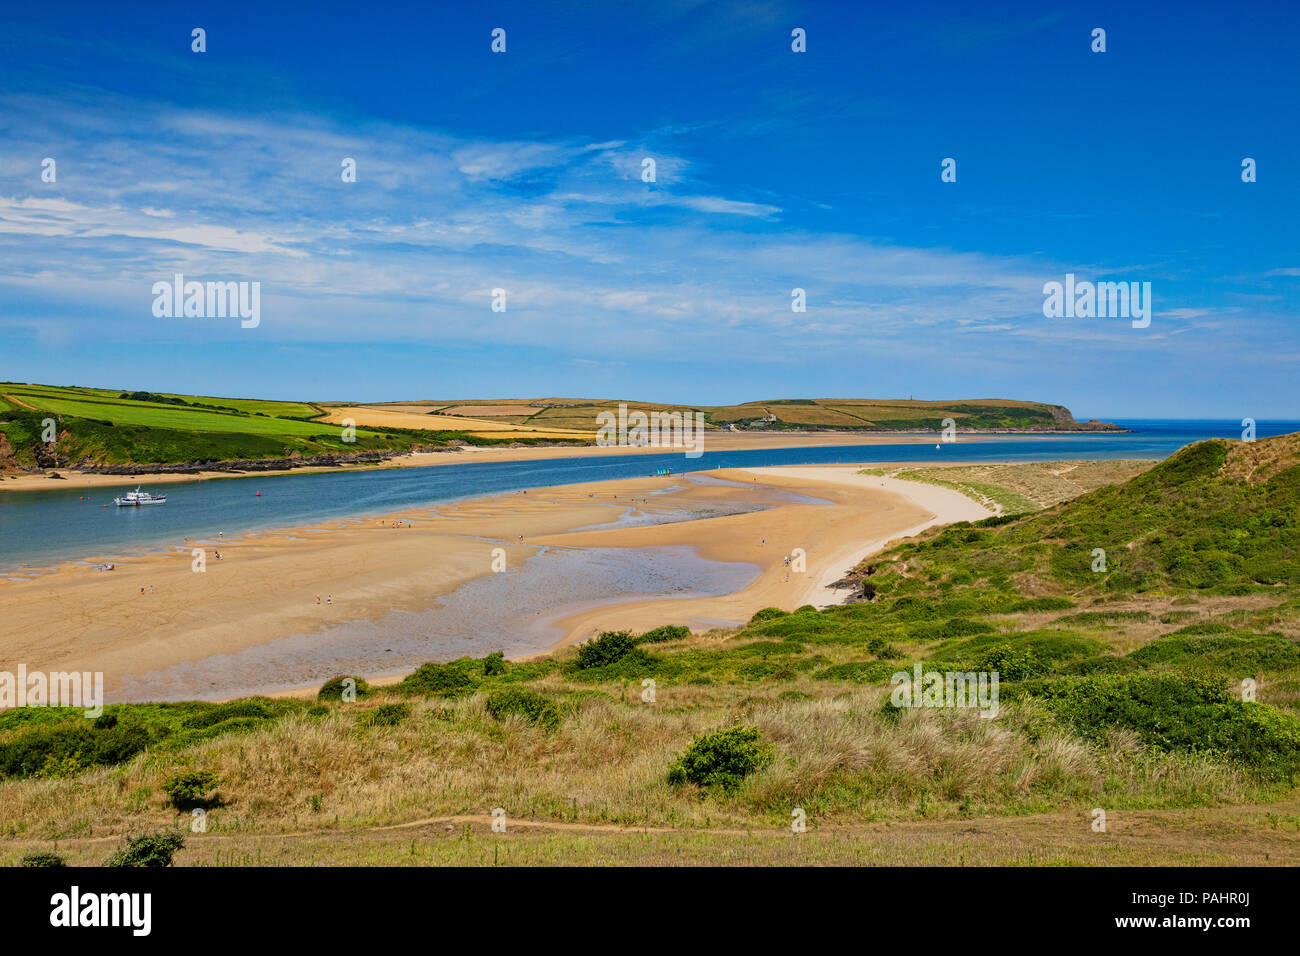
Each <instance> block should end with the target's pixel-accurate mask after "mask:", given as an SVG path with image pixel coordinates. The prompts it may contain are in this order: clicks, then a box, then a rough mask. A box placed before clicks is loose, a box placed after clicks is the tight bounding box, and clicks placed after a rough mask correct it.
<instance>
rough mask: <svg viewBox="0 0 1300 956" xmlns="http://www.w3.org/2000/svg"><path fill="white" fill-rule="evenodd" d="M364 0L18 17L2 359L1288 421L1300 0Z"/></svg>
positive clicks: (304, 388)
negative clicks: (246, 313) (242, 305)
mask: <svg viewBox="0 0 1300 956" xmlns="http://www.w3.org/2000/svg"><path fill="white" fill-rule="evenodd" d="M380 6H381V5H378V4H376V5H373V7H374V8H375V9H372V6H371V5H365V4H361V5H357V4H351V3H346V4H345V3H335V2H330V0H321V2H317V3H314V4H312V5H310V6H309V7H308V6H305V5H281V4H276V3H255V4H239V3H229V2H225V3H220V4H202V3H198V4H186V5H183V7H182V6H181V5H163V4H153V5H149V4H126V5H107V6H105V5H102V4H94V5H91V4H87V5H84V6H83V5H79V4H61V3H53V4H37V5H30V7H29V8H24V9H20V8H18V7H17V6H16V5H12V4H11V5H7V6H6V9H5V10H4V12H3V13H2V14H0V133H2V135H0V379H7V380H18V381H40V382H52V383H58V384H92V385H104V386H111V387H119V386H120V387H123V388H132V389H135V388H146V389H152V390H157V391H179V392H191V393H200V394H216V395H256V396H264V397H273V398H276V397H283V398H316V399H351V400H361V401H382V400H395V399H421V398H431V399H441V398H447V399H452V398H466V397H483V398H495V397H524V396H529V397H531V396H584V397H628V398H637V399H641V400H647V401H663V402H670V401H680V402H695V403H725V402H735V401H746V400H752V399H763V398H780V397H829V396H861V397H907V396H908V395H915V396H916V397H918V398H934V399H941V398H974V397H1007V398H1026V399H1034V400H1040V401H1050V402H1060V403H1063V404H1066V405H1068V406H1069V407H1070V408H1071V409H1072V410H1073V411H1074V412H1075V413H1076V414H1077V415H1079V416H1081V417H1089V416H1097V417H1108V416H1109V417H1143V416H1150V417H1158V416H1171V417H1213V418H1225V419H1239V418H1242V417H1248V416H1249V417H1254V418H1260V419H1263V418H1300V408H1298V407H1297V402H1296V398H1295V395H1296V389H1295V386H1294V374H1293V369H1294V368H1295V367H1296V361H1297V358H1300V324H1298V320H1300V242H1298V241H1297V222H1300V189H1298V188H1297V182H1298V181H1300V132H1298V131H1297V123H1296V122H1295V104H1296V102H1297V101H1298V100H1300V96H1297V93H1298V92H1300V90H1298V89H1297V87H1298V86H1300V83H1298V81H1297V77H1298V76H1300V71H1297V70H1296V69H1295V67H1294V60H1295V55H1294V43H1295V41H1296V37H1297V26H1300V12H1298V11H1297V8H1296V7H1295V6H1294V5H1293V4H1287V3H1258V4H1252V5H1251V6H1250V7H1249V8H1234V7H1232V6H1230V5H1225V4H1218V3H1214V4H1211V3H1192V4H1184V3H1179V4H1177V5H1168V6H1167V8H1163V9H1162V8H1161V7H1163V5H1156V6H1157V9H1153V10H1147V11H1140V10H1134V9H1131V8H1132V7H1133V6H1135V5H1133V4H1129V3H1116V4H1106V3H1092V4H1086V5H1085V4H1080V5H1070V4H1052V3H1033V4H1014V3H1012V4H997V3H970V4H947V3H937V4H931V5H928V6H926V7H925V8H924V9H923V10H922V9H921V8H916V9H915V10H914V9H912V8H911V7H910V5H906V4H900V5H890V6H891V7H896V9H885V8H884V7H885V5H874V4H873V5H868V4H859V3H842V4H840V3H814V4H805V3H793V2H790V3H787V2H779V0H778V2H758V3H728V2H719V0H712V2H672V0H669V2H657V3H653V4H644V3H603V4H590V5H588V4H578V3H548V2H545V0H530V2H527V3H518V4H515V3H475V4H456V5H453V4H440V3H431V2H422V3H419V4H409V5H401V4H398V5H382V6H383V7H384V9H383V10H378V9H377V8H379V7H380ZM877 6H879V7H880V9H877V8H876V7H877ZM194 27H202V28H203V29H205V30H206V33H207V52H205V53H202V54H199V53H193V52H191V49H190V45H191V39H190V31H191V29H192V28H194ZM496 27H501V28H504V29H505V30H506V52H505V53H504V54H494V53H492V52H491V50H490V43H491V36H490V34H491V31H492V30H493V28H496ZM796 27H799V28H802V29H804V30H805V31H806V33H807V52H806V53H794V52H792V51H791V49H790V44H791V37H790V33H791V30H792V29H794V28H796ZM1095 27H1102V28H1104V29H1105V30H1106V31H1107V34H1106V42H1107V50H1106V52H1105V53H1101V54H1098V53H1093V52H1091V49H1090V45H1091V31H1092V30H1093V28H1095ZM45 157H52V158H54V159H55V160H56V163H57V181H56V182H54V183H46V182H42V180H41V160H42V159H43V158H45ZM344 157H353V158H355V159H356V161H357V181H356V182H355V183H344V182H342V181H341V178H340V163H341V160H342V159H343V158H344ZM645 157H651V158H653V159H654V160H655V162H656V165H657V169H656V173H657V178H656V182H654V183H653V184H647V183H644V182H642V180H641V170H642V160H643V159H644V158H645ZM945 157H953V158H955V159H956V161H957V181H956V182H955V183H943V182H941V181H940V163H941V161H942V160H943V159H944V158H945ZM1244 157H1251V158H1254V159H1255V160H1256V161H1257V164H1258V181H1257V182H1255V183H1250V184H1247V183H1243V182H1242V181H1241V162H1242V159H1243V158H1244ZM176 272H182V273H184V274H185V276H186V277H187V278H188V279H197V280H200V281H205V280H207V281H210V280H236V281H250V282H251V281H257V282H260V283H261V285H262V321H261V324H260V325H259V326H258V327H257V328H255V329H243V328H240V324H239V322H238V321H237V320H229V319H219V318H155V317H154V315H153V313H152V309H151V306H152V302H153V295H152V291H151V290H152V286H153V283H154V282H156V281H160V280H169V279H170V277H171V276H172V275H173V274H174V273H176ZM1067 272H1072V273H1075V274H1076V275H1077V276H1078V277H1079V278H1081V279H1092V280H1116V281H1119V280H1124V281H1139V282H1143V281H1145V282H1150V283H1151V284H1152V294H1153V298H1154V316H1153V319H1152V322H1151V325H1150V327H1149V328H1146V329H1134V328H1132V327H1131V323H1130V322H1129V321H1127V320H1125V319H1096V318H1093V319H1047V318H1044V316H1043V312H1042V304H1043V292H1042V288H1043V284H1044V283H1045V282H1049V281H1061V280H1062V279H1063V278H1064V275H1065V274H1066V273H1067ZM796 287H798V288H803V289H805V290H806V294H807V311H806V312H804V313H793V312H792V311H791V308H790V303H791V290H792V289H793V288H796ZM494 288H504V289H505V290H506V292H507V299H506V302H507V309H506V311H505V312H504V313H501V312H493V311H492V310H491V307H490V305H491V290H492V289H494Z"/></svg>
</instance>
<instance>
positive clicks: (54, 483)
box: [0, 431, 1130, 493]
mask: <svg viewBox="0 0 1300 956" xmlns="http://www.w3.org/2000/svg"><path fill="white" fill-rule="evenodd" d="M958 434H959V435H961V436H964V437H965V438H967V439H970V438H975V439H978V440H981V441H985V440H987V441H1008V440H1026V439H1040V440H1044V441H1047V440H1051V439H1055V438H1063V437H1070V436H1104V435H1124V434H1130V433H1129V432H1126V431H1114V432H1112V431H1062V432H1050V431H1036V432H1012V431H988V432H959V433H958ZM934 439H935V436H934V435H933V434H932V433H923V432H794V431H776V432H766V433H752V432H744V433H741V432H720V433H716V434H715V433H712V432H710V433H708V441H707V449H708V450H709V451H744V450H761V449H770V448H771V449H774V448H824V447H828V446H830V447H835V446H841V445H842V446H844V447H854V446H868V445H926V444H930V443H932V442H933V441H934ZM665 450H667V451H672V450H673V449H664V448H654V447H649V448H640V447H633V446H625V445H619V446H599V445H594V444H592V445H532V446H528V445H520V446H510V445H498V446H476V445H463V446H458V447H455V448H449V449H447V450H445V451H426V452H412V453H410V454H401V455H393V456H391V457H388V458H384V459H382V460H380V461H377V462H347V463H343V464H338V465H306V466H303V467H300V468H279V469H267V470H261V469H256V470H246V471H238V470H224V469H206V470H198V471H162V472H149V473H145V474H139V475H120V474H102V473H100V472H90V471H80V470H77V469H73V468H52V469H50V470H49V471H47V472H44V473H41V474H31V473H26V472H24V473H21V474H12V473H11V474H0V493H3V492H7V491H12V492H23V491H54V490H59V489H73V488H75V489H99V488H125V487H132V486H135V485H153V484H165V483H179V482H192V481H213V480H219V479H222V478H247V477H252V476H258V477H262V476H265V477H275V476H278V475H308V474H318V473H332V472H358V471H383V470H387V469H394V468H427V467H433V466H437V465H452V464H465V463H469V462H501V461H545V460H547V459H552V458H587V457H597V456H600V455H642V454H662V453H664V451H665ZM51 473H55V474H58V475H59V477H58V478H52V477H50V474H51Z"/></svg>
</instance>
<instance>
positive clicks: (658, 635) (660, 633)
mask: <svg viewBox="0 0 1300 956" xmlns="http://www.w3.org/2000/svg"><path fill="white" fill-rule="evenodd" d="M690 633H691V629H690V628H689V627H679V626H676V625H673V624H665V625H664V626H663V627H656V628H655V629H654V630H653V631H646V632H645V633H644V634H642V635H641V636H640V637H638V638H637V639H636V642H637V643H638V644H661V643H663V642H664V641H678V640H681V639H682V638H683V637H688V636H689V635H690Z"/></svg>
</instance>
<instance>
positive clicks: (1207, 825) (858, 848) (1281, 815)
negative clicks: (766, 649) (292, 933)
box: [0, 802, 1300, 866]
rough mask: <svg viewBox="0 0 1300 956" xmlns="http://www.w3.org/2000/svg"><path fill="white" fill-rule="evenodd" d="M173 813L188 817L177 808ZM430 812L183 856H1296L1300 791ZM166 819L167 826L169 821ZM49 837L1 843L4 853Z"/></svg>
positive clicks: (85, 860)
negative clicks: (916, 813)
mask: <svg viewBox="0 0 1300 956" xmlns="http://www.w3.org/2000/svg"><path fill="white" fill-rule="evenodd" d="M175 819H178V820H181V819H183V818H182V817H176V818H175ZM493 819H494V818H493V817H492V816H491V815H490V814H488V813H482V814H457V815H448V816H435V817H426V818H422V819H418V820H410V821H407V822H404V823H397V824H386V825H382V826H370V827H361V828H356V829H340V828H326V829H320V830H298V831H293V832H280V833H233V834H227V833H206V834H187V835H186V847H185V849H184V850H183V851H182V853H181V856H180V857H179V858H178V863H180V864H181V865H204V864H213V863H216V864H222V863H224V864H226V865H251V864H257V863H265V864H268V865H313V864H314V865H323V864H332V865H384V864H387V865H404V864H405V865H409V864H417V865H428V864H468V865H477V864H502V863H504V864H528V865H534V864H537V865H540V864H547V863H549V864H552V865H575V864H576V865H619V864H642V865H658V864H709V863H714V864H729V865H788V864H791V863H807V864H853V865H918V864H925V865H977V866H978V865H1058V864H1067V863H1072V864H1080V865H1096V866H1100V865H1155V866H1205V865H1245V866H1295V865H1297V864H1300V802H1284V803H1277V804H1267V805H1259V806H1240V807H1215V808H1200V809H1191V810H1130V811H1124V810H1112V811H1110V812H1109V813H1108V815H1107V819H1106V830H1105V832H1097V831H1094V830H1093V815H1092V814H1091V813H1090V812H1088V811H1084V810H1078V811H1073V812H1061V813H1047V814H1035V815H1032V816H1025V817H977V818H971V819H947V820H924V819H920V820H903V821H881V822H878V823H869V824H851V825H843V826H841V825H836V824H834V823H833V822H831V823H825V824H823V825H819V824H818V822H817V821H816V820H815V819H809V828H808V830H807V832H806V833H802V834H797V835H796V834H793V833H792V832H791V831H790V830H789V829H788V828H784V827H783V828H779V829H774V828H737V827H734V826H731V827H718V828H708V829H681V828H670V827H661V826H656V827H639V826H627V825H620V824H612V823H610V824H606V823H579V822H565V821H557V820H533V819H514V818H511V817H509V816H507V817H506V826H505V830H504V832H501V833H495V832H493V831H492V823H493ZM157 823H158V825H159V826H165V825H166V822H165V821H164V820H162V819H160V820H159V821H157ZM120 839H121V837H120V835H116V834H114V835H107V836H91V837H80V838H74V839H68V840H60V841H58V843H57V852H59V853H60V854H62V855H64V856H65V857H66V858H67V859H68V861H69V863H70V864H80V865H95V864H96V863H98V862H100V860H101V858H102V857H103V856H106V855H107V854H106V852H105V847H106V846H108V845H111V844H116V843H117V842H118V841H119V840H120ZM48 849H51V844H50V842H48V841H39V840H4V841H0V854H3V858H9V857H12V862H16V861H17V858H18V857H19V856H21V855H22V854H23V853H27V852H32V851H35V850H48Z"/></svg>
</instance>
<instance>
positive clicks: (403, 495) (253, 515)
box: [0, 420, 1300, 574]
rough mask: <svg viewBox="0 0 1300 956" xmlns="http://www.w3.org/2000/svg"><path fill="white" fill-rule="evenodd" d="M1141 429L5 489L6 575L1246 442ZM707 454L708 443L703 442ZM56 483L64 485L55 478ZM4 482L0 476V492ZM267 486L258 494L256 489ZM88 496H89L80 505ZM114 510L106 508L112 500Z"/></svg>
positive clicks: (1193, 424)
mask: <svg viewBox="0 0 1300 956" xmlns="http://www.w3.org/2000/svg"><path fill="white" fill-rule="evenodd" d="M1118 424H1121V425H1123V426H1124V427H1126V428H1129V429H1132V430H1133V433H1132V434H1110V435H1076V436H1061V437H1035V438H1028V439H1025V438H1015V437H1007V438H999V439H980V440H972V439H969V438H967V437H965V436H958V440H957V441H956V442H952V443H946V444H939V445H937V444H936V440H935V437H934V436H917V437H916V439H915V442H914V443H912V442H911V441H909V442H908V443H906V444H891V445H844V446H826V447H820V448H775V449H755V450H747V451H719V452H710V451H707V450H706V451H705V452H704V454H703V455H702V456H701V457H698V458H687V457H685V455H684V454H683V453H682V452H680V451H677V452H664V453H662V454H627V455H618V454H610V455H601V456H599V457H584V458H552V459H547V460H541V461H509V462H469V463H464V464H453V465H436V466H431V467H428V468H395V469H387V470H378V471H375V470H371V471H361V472H326V473H314V474H298V475H294V474H289V475H278V476H266V475H252V476H247V477H240V478H223V479H218V480H212V481H188V482H168V483H159V484H151V485H149V486H148V490H149V491H150V492H152V493H154V494H166V495H167V503H166V504H165V505H161V506H156V507H145V508H117V507H115V506H114V505H113V498H114V497H116V496H117V495H120V494H122V493H123V491H124V490H128V489H130V488H132V487H134V486H133V484H132V483H131V482H130V480H129V479H124V481H123V484H122V485H121V486H120V487H113V488H107V487H105V488H95V489H90V490H87V489H77V488H69V489H59V488H57V487H52V488H50V489H49V490H41V491H30V492H11V493H5V492H3V491H0V573H9V574H14V573H17V574H22V573H23V571H24V569H36V568H46V567H49V566H51V565H54V564H58V563H60V562H63V561H69V560H84V561H90V562H94V563H97V562H99V561H101V560H105V559H108V560H111V559H112V558H114V557H121V556H125V555H129V554H132V553H138V552H139V551H142V550H150V549H155V548H164V547H174V546H176V545H178V544H180V543H181V542H182V541H183V540H185V539H187V538H188V539H192V540H199V539H212V538H214V537H215V536H216V535H217V533H218V532H224V534H225V535H227V536H231V535H234V534H237V533H241V532H247V531H252V530H262V529H269V528H283V527H291V526H296V525H304V524H313V523H316V522H320V521H325V520H330V519H336V518H342V517H351V516H356V515H366V514H385V513H391V512H393V511H397V510H400V509H403V508H409V507H418V506H423V505H428V504H433V503H438V502H447V501H454V500H458V499H464V498H473V497H480V496H483V495H490V494H496V493H500V492H509V491H519V490H522V489H525V488H541V487H547V486H551V485H565V484H577V483H583V482H591V481H608V480H612V479H618V478H636V477H641V476H644V475H648V474H653V473H655V472H656V471H658V470H659V469H664V468H666V469H671V471H672V472H673V473H674V474H682V473H686V472H697V471H711V470H714V469H717V468H737V467H758V466H764V465H803V464H828V463H836V462H844V463H859V462H860V463H863V464H868V465H869V464H883V463H890V462H950V461H963V462H979V461H1051V460H1056V459H1069V460H1082V459H1099V458H1155V459H1160V458H1165V457H1168V456H1169V455H1171V454H1173V453H1174V452H1175V451H1177V450H1178V449H1179V448H1181V447H1183V446H1184V445H1186V444H1189V443H1190V442H1193V441H1199V440H1201V439H1204V438H1211V437H1218V438H1240V437H1241V423H1240V422H1239V421H1177V420H1131V421H1122V422H1118ZM1256 429H1257V435H1258V437H1260V438H1263V437H1266V436H1269V435H1279V434H1285V433H1288V432H1294V431H1300V422H1295V421H1270V422H1265V421H1261V422H1258V423H1257V425H1256ZM705 447H706V449H707V438H706V441H705ZM50 484H51V485H54V486H57V484H58V482H56V481H51V483H50ZM2 487H3V482H0V488H2ZM259 492H260V494H259ZM83 499H84V500H83ZM104 505H108V507H107V508H105V507H103V506H104Z"/></svg>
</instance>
